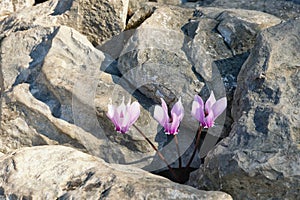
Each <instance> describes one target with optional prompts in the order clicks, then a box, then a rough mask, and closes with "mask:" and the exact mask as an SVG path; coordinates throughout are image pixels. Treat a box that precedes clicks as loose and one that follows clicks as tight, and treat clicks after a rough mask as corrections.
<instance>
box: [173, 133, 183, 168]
mask: <svg viewBox="0 0 300 200" xmlns="http://www.w3.org/2000/svg"><path fill="white" fill-rule="evenodd" d="M174 139H175V143H176V149H177V153H178V162H179V168H181V167H182V164H181V163H182V162H181V156H180V150H179V145H178V138H177V134H175V135H174Z"/></svg>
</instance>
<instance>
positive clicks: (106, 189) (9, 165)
mask: <svg viewBox="0 0 300 200" xmlns="http://www.w3.org/2000/svg"><path fill="white" fill-rule="evenodd" d="M0 169H1V170H0V176H1V177H2V178H1V180H0V188H1V191H2V192H1V194H0V197H3V198H13V197H14V198H23V199H24V198H29V199H37V198H42V199H72V198H75V199H102V198H107V199H203V200H204V199H212V200H214V199H226V200H227V199H228V200H229V199H232V198H231V197H230V195H228V194H226V193H224V192H214V191H200V190H197V189H195V188H192V187H190V186H186V185H179V184H176V183H173V182H171V181H169V180H167V179H165V178H162V177H159V176H156V175H152V174H150V173H148V172H146V171H143V170H141V169H138V168H134V167H131V166H126V165H112V164H108V163H105V162H104V161H103V160H101V159H99V158H96V157H93V156H91V155H88V154H85V153H82V152H80V151H77V150H74V149H72V148H69V147H63V146H40V147H31V148H24V149H20V150H18V151H15V152H13V153H12V154H10V155H6V156H3V157H1V159H0Z"/></svg>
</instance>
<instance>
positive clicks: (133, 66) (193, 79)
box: [106, 4, 281, 157]
mask: <svg viewBox="0 0 300 200" xmlns="http://www.w3.org/2000/svg"><path fill="white" fill-rule="evenodd" d="M151 6H152V9H151ZM146 8H147V9H145V10H143V13H144V15H143V16H142V17H143V18H142V19H143V20H142V23H141V25H140V26H139V27H138V28H137V29H133V30H130V31H131V37H128V38H127V43H125V45H124V47H123V50H122V52H120V54H119V55H118V56H116V55H114V57H117V58H118V69H119V70H120V72H121V74H122V75H123V77H122V79H125V80H127V81H128V82H130V83H131V84H132V85H133V86H134V87H135V89H138V90H139V91H140V92H141V93H142V94H144V95H145V96H147V97H148V98H150V99H153V101H154V102H156V103H160V98H164V99H165V101H166V102H167V103H168V105H169V107H172V105H173V104H174V103H175V102H176V101H177V100H178V98H179V97H181V99H182V101H183V104H184V107H185V109H186V111H185V118H184V120H183V123H181V127H180V134H179V137H181V138H180V141H181V142H182V144H184V145H182V147H181V148H182V149H183V151H184V150H187V149H188V148H189V147H190V145H191V144H192V142H193V137H194V135H195V132H196V130H197V126H198V124H197V122H196V121H195V120H194V119H193V118H192V117H191V115H190V109H191V102H192V99H193V96H194V95H195V94H197V93H200V94H201V95H202V96H204V97H205V98H207V97H208V94H209V91H208V89H209V90H214V92H215V94H216V96H217V98H220V97H223V96H225V95H226V96H227V98H228V100H229V101H228V114H227V118H226V121H225V122H226V123H225V127H226V128H225V129H224V130H223V132H222V128H223V126H222V125H223V124H224V119H225V118H224V117H225V115H224V116H223V117H221V118H220V119H219V121H218V124H219V125H220V126H216V127H214V128H212V129H210V132H209V133H210V134H209V137H208V138H210V139H209V140H207V142H206V145H204V146H205V147H204V148H203V150H202V153H201V157H204V156H205V155H206V153H207V151H208V150H209V149H210V148H211V147H212V146H213V145H215V143H216V142H217V140H218V138H219V137H220V136H221V137H226V136H227V135H228V132H229V130H230V127H231V123H232V119H231V116H230V109H231V101H232V97H233V92H234V90H235V87H236V77H237V74H238V72H239V70H240V67H241V66H242V64H243V63H244V61H245V60H246V58H247V56H248V52H249V51H250V49H251V48H252V47H253V44H254V41H255V38H256V35H257V34H258V33H259V32H260V31H261V30H263V29H265V28H267V27H270V26H274V25H276V24H278V23H280V22H281V20H280V19H279V18H277V17H274V16H272V15H269V14H265V13H262V12H257V11H246V10H235V9H218V8H204V7H203V8H198V9H196V10H194V9H188V8H181V7H175V6H163V5H155V4H148V5H147V7H146ZM139 14H140V13H139V12H138V11H137V15H139ZM145 16H146V17H145ZM250 16H252V17H250ZM138 21H139V20H138V19H137V18H135V15H134V16H133V17H132V18H131V19H130V20H129V22H128V24H130V25H132V27H135V26H134V24H136V23H134V22H138ZM113 44H114V43H113ZM106 48H107V47H106ZM112 48H113V46H112ZM185 145H186V146H185ZM187 157H189V155H188V156H187Z"/></svg>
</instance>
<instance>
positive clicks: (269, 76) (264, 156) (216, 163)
mask: <svg viewBox="0 0 300 200" xmlns="http://www.w3.org/2000/svg"><path fill="white" fill-rule="evenodd" d="M299 34H300V20H295V21H289V22H286V23H282V24H280V25H277V26H274V27H272V28H269V29H266V30H265V31H262V33H261V34H259V36H258V38H257V41H256V45H255V47H254V48H253V49H252V51H251V54H250V56H249V58H248V59H247V61H246V63H245V64H244V65H243V67H242V69H241V72H240V74H239V76H238V83H237V89H236V92H235V95H234V104H233V106H232V116H233V119H234V124H233V128H232V131H231V133H230V136H229V137H228V138H225V139H224V140H223V141H222V142H220V144H219V145H218V146H217V147H216V148H215V149H214V150H213V151H211V152H210V153H209V154H208V156H207V157H206V159H205V163H204V165H203V166H201V168H200V169H199V170H198V171H197V172H195V173H193V174H192V175H191V179H190V184H191V185H194V186H196V187H197V188H202V189H208V190H212V189H221V190H222V191H226V192H228V193H229V194H231V195H232V196H233V197H234V198H236V199H245V198H246V199H258V198H259V199H274V198H277V199H297V198H298V196H299V185H300V178H299V177H300V157H299V153H300V145H299V130H300V123H299V119H300V112H299V106H300V104H299V102H300V97H299V92H300V88H299V82H300V71H299V69H300V65H299V63H300V59H299V58H300V54H299V52H300V45H299V44H300V39H299V37H298V35H299Z"/></svg>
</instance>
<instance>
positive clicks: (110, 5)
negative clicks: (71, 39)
mask: <svg viewBox="0 0 300 200" xmlns="http://www.w3.org/2000/svg"><path fill="white" fill-rule="evenodd" d="M127 10H128V0H116V1H108V0H107V1H95V0H90V1H84V3H83V2H81V1H77V0H70V1H59V0H49V1H46V2H44V3H41V4H37V5H36V6H34V7H32V8H24V9H22V10H21V11H19V12H17V13H12V14H11V15H10V16H8V17H6V18H5V19H4V20H3V21H2V22H1V24H0V30H1V32H3V33H4V34H6V35H7V34H8V32H12V31H14V30H16V31H19V30H22V29H23V30H24V29H25V30H27V29H29V28H31V27H36V26H37V25H40V26H43V27H49V26H59V25H66V26H69V27H72V28H74V29H75V30H77V31H79V32H80V33H82V34H84V35H86V36H87V37H88V39H89V41H90V42H92V43H93V44H94V45H98V44H102V43H103V42H104V41H106V40H108V39H110V38H111V37H112V36H114V35H117V34H119V33H120V32H121V31H123V30H124V29H125V26H126V19H127Z"/></svg>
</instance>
